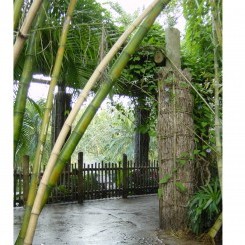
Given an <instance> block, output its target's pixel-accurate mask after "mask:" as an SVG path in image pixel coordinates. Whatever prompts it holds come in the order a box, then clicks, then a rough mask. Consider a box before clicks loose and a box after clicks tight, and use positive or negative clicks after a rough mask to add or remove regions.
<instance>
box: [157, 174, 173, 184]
mask: <svg viewBox="0 0 245 245" xmlns="http://www.w3.org/2000/svg"><path fill="white" fill-rule="evenodd" d="M171 177H172V176H171V174H166V175H165V176H164V177H163V178H162V179H160V181H159V184H166V183H167V182H168V181H169V180H170V178H171Z"/></svg>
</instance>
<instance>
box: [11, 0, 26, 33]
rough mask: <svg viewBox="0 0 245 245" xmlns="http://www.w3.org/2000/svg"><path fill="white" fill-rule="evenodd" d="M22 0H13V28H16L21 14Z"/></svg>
mask: <svg viewBox="0 0 245 245" xmlns="http://www.w3.org/2000/svg"><path fill="white" fill-rule="evenodd" d="M23 2H24V0H15V1H14V23H13V24H14V30H16V29H17V26H18V24H19V20H20V16H21V8H22V6H23Z"/></svg>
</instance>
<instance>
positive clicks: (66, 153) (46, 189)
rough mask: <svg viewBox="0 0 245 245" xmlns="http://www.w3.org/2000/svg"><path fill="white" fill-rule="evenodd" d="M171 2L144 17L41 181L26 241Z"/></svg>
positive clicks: (25, 242)
mask: <svg viewBox="0 0 245 245" xmlns="http://www.w3.org/2000/svg"><path fill="white" fill-rule="evenodd" d="M169 1H170V0H167V1H164V0H162V1H159V2H158V3H157V5H156V6H155V7H154V9H153V10H152V11H151V13H150V14H149V16H148V17H147V18H146V19H145V20H144V22H143V24H142V25H141V26H140V28H139V29H138V31H137V32H136V34H135V35H134V37H133V38H132V39H131V40H130V42H129V43H128V45H127V46H126V47H125V48H124V51H123V52H122V53H121V55H120V56H119V58H118V59H117V61H116V62H115V64H114V65H113V67H112V69H111V72H110V75H109V77H110V80H109V81H106V82H104V83H103V84H102V86H101V88H100V89H99V91H98V93H97V94H96V96H95V98H94V99H93V101H92V102H91V103H90V105H89V106H88V107H87V109H86V111H85V112H84V114H83V115H82V117H81V119H80V120H79V122H78V124H77V125H76V127H75V129H74V130H73V132H72V133H71V135H70V137H69V139H68V141H67V142H66V144H65V145H64V147H63V149H62V151H61V152H60V154H59V157H58V159H57V162H56V165H55V167H54V169H53V171H52V173H51V175H50V178H49V181H48V184H47V185H45V184H43V183H42V182H41V183H40V186H39V189H38V192H39V191H43V193H44V195H41V196H40V201H38V202H36V201H35V202H34V205H33V209H32V213H31V218H30V222H29V225H28V229H27V233H26V237H25V241H24V244H31V243H32V240H33V237H34V232H35V228H36V225H37V220H38V217H39V214H40V212H41V210H42V208H43V206H44V205H45V203H46V201H47V198H48V196H49V194H50V192H51V190H52V188H53V187H54V185H55V183H56V182H57V180H58V177H59V175H60V173H61V171H62V169H63V168H64V166H65V164H66V161H67V160H68V159H69V158H70V156H71V154H72V152H73V151H74V149H75V147H76V145H77V144H78V142H79V140H80V139H81V137H82V136H83V134H84V132H85V130H86V129H87V127H88V125H89V123H90V122H91V120H92V119H93V117H94V115H95V114H96V112H97V110H98V108H99V107H100V105H101V103H102V102H103V100H104V99H105V98H106V96H107V95H108V93H109V92H110V90H111V88H112V86H113V85H114V83H115V82H116V80H117V78H118V77H119V76H120V74H121V72H122V70H123V68H124V67H125V66H126V64H127V62H128V60H129V58H130V56H131V55H132V54H133V53H134V52H135V50H136V48H137V47H138V45H139V44H140V42H141V41H142V39H143V38H144V36H145V35H146V33H147V32H148V30H149V29H150V27H151V25H152V24H153V23H154V21H155V19H156V17H157V16H158V15H159V14H160V12H161V11H162V9H163V8H164V7H165V6H166V4H167V3H168V2H169ZM46 170H47V169H46ZM45 173H46V171H45Z"/></svg>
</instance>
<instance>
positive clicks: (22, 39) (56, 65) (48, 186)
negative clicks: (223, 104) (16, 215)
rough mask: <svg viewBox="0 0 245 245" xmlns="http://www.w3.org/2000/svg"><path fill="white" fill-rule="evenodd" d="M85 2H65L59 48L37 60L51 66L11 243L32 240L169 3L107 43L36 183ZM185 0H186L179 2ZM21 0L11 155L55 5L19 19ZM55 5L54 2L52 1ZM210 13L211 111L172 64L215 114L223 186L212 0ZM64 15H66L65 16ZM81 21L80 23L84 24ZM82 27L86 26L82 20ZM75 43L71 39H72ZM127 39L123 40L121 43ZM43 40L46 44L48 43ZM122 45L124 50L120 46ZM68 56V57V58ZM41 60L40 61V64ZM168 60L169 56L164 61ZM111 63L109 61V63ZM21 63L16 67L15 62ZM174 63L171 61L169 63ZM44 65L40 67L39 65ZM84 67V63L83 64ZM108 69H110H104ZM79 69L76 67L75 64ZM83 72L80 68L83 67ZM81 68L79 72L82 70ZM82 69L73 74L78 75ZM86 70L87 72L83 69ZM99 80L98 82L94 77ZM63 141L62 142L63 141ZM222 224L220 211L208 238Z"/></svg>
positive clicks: (34, 7)
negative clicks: (70, 164)
mask: <svg viewBox="0 0 245 245" xmlns="http://www.w3.org/2000/svg"><path fill="white" fill-rule="evenodd" d="M81 2H82V3H83V2H86V1H85V0H70V1H69V4H68V3H67V9H66V12H63V14H61V15H63V16H62V18H61V17H60V19H58V22H61V23H62V30H61V32H60V33H59V35H58V46H57V47H56V50H55V53H56V58H55V59H54V60H52V62H51V59H50V60H48V59H47V58H46V57H44V56H43V57H44V58H42V59H43V60H45V62H46V63H47V64H48V67H49V69H46V68H43V67H42V68H41V70H45V69H46V71H47V70H51V72H50V76H51V82H50V85H49V91H48V95H47V99H46V105H45V111H44V114H43V118H42V125H41V129H40V133H39V139H38V145H37V148H36V151H35V158H34V162H33V172H32V176H31V183H30V190H29V195H28V200H27V204H26V206H25V212H24V216H23V222H22V227H21V230H20V232H19V236H18V238H17V240H16V242H15V244H26V245H27V244H32V242H33V238H34V234H35V229H36V226H37V222H38V218H39V215H40V213H41V211H42V209H43V207H44V206H45V204H46V202H47V200H48V197H49V195H50V193H51V191H52V189H53V188H54V186H55V185H56V183H57V181H58V179H59V176H60V174H61V172H62V170H63V169H64V168H65V166H66V164H67V162H68V160H69V159H70V157H71V155H72V153H73V152H74V150H75V148H76V146H77V145H78V143H79V141H80V140H81V138H82V137H83V135H84V133H85V131H86V130H87V128H88V126H89V124H90V123H91V121H92V119H93V118H94V116H95V114H96V113H97V111H98V109H99V108H100V106H101V104H102V102H103V101H104V100H105V98H106V97H107V96H108V94H109V93H110V91H111V90H112V88H113V86H114V85H115V84H116V82H117V81H118V79H119V78H120V75H121V73H122V71H123V69H124V68H125V67H126V65H127V63H128V61H129V60H130V58H131V57H132V55H133V54H134V53H135V52H136V50H137V48H138V47H139V45H140V43H141V41H142V40H143V38H144V37H145V36H146V35H147V32H148V31H149V29H150V28H151V27H152V25H153V23H154V21H155V19H156V18H157V17H158V16H159V15H160V13H161V12H162V10H163V9H164V8H165V7H166V6H167V5H168V4H169V3H170V2H171V1H170V0H154V1H152V3H151V4H150V5H149V6H148V7H147V8H146V9H145V10H144V11H143V12H142V14H141V15H139V17H137V18H136V19H135V21H134V22H133V23H132V24H131V25H129V27H128V28H127V29H126V31H125V32H124V33H123V34H122V35H121V36H120V38H119V39H118V40H117V41H116V42H114V44H112V45H111V49H110V50H109V52H108V53H107V54H106V55H105V56H104V58H103V59H102V60H101V62H100V63H99V64H98V66H97V67H96V69H94V71H93V72H91V73H89V72H88V73H89V76H88V77H86V79H84V78H83V80H86V83H85V84H84V87H83V89H82V92H81V93H80V95H79V97H78V99H77V101H76V103H75V104H74V106H73V108H72V110H71V112H70V113H69V115H68V117H67V119H66V121H65V123H64V125H63V128H62V130H61V132H60V134H59V136H58V138H57V140H56V142H55V144H54V147H53V149H52V152H51V154H50V157H49V160H48V163H47V166H46V170H45V172H44V175H43V177H42V179H41V180H40V183H39V179H38V176H39V169H40V163H41V160H42V157H43V150H44V146H45V142H46V137H47V131H48V126H49V123H50V117H51V111H52V108H53V100H54V90H55V86H57V84H58V83H59V80H60V79H63V78H64V77H65V76H64V75H63V74H62V71H64V70H65V68H66V64H67V63H65V62H68V63H69V61H71V62H74V64H75V65H77V66H79V65H80V64H81V63H79V62H78V63H76V61H74V60H72V59H70V60H69V57H68V56H69V54H67V53H66V49H67V48H68V46H69V45H68V41H67V40H68V39H72V37H71V36H69V34H70V31H71V29H72V28H74V26H72V25H73V18H77V17H78V15H79V14H78V13H75V11H76V8H77V6H78V5H79V4H80V3H81ZM184 2H185V1H184ZM24 4H25V1H23V0H15V1H14V23H13V24H14V25H13V29H14V31H17V33H18V34H17V35H16V37H15V42H14V67H15V70H17V69H20V70H21V71H22V72H21V75H20V77H19V83H18V91H17V96H16V100H15V104H14V154H16V150H17V147H18V143H19V139H20V133H21V129H22V124H23V117H24V113H25V107H26V100H27V95H28V88H29V86H30V83H31V80H32V76H33V75H34V74H35V72H36V70H35V68H36V65H37V64H36V63H37V62H38V54H37V52H36V49H37V47H42V48H41V49H42V52H40V53H42V55H43V53H44V51H45V50H44V49H45V48H43V40H42V38H41V37H42V35H41V34H42V30H43V29H45V18H46V16H47V13H48V12H49V11H50V12H52V11H53V9H55V3H53V2H50V1H47V0H44V1H40V0H34V1H33V2H32V4H31V5H30V6H29V11H28V13H27V14H26V15H25V16H24V17H25V18H24V21H21V19H22V18H23V16H21V12H22V11H23V6H24ZM52 4H54V5H52ZM210 6H211V10H212V11H211V13H212V27H213V39H212V40H213V45H214V47H215V48H214V73H215V76H214V88H215V106H214V110H213V108H211V107H210V105H209V104H210V103H209V102H207V101H206V100H205V99H204V98H203V96H202V95H201V94H200V93H199V92H198V89H196V87H195V86H193V84H192V82H190V81H189V80H188V78H186V77H185V76H184V75H183V74H182V73H181V71H180V70H178V68H177V67H175V68H176V70H177V71H176V72H178V73H180V76H182V77H184V79H186V80H187V82H188V83H189V85H190V86H191V87H192V89H193V90H194V91H195V92H194V93H196V94H198V96H199V97H200V98H201V100H202V101H204V104H206V105H207V107H208V110H210V111H211V114H214V116H215V133H216V134H215V136H216V138H215V139H216V141H215V143H216V148H215V151H216V156H217V169H218V175H219V181H220V186H221V188H222V140H221V135H222V134H221V119H220V104H219V103H220V102H219V101H220V87H221V85H220V73H221V68H220V65H219V61H218V60H219V59H220V57H219V55H220V50H221V49H222V27H221V22H220V16H219V9H218V7H219V6H218V4H216V2H215V1H213V0H210ZM64 13H65V14H64ZM84 24H85V23H84ZM85 25H86V24H85ZM75 41H76V40H75ZM125 43H126V44H125ZM49 45H50V44H48V45H47V46H46V48H47V47H48V46H49ZM122 47H124V48H122ZM67 60H68V61H67ZM45 62H44V63H45ZM169 62H171V60H170V61H169ZM111 63H113V65H111ZM20 64H21V65H20ZM172 65H173V67H174V66H175V64H172ZM44 66H45V65H44ZM88 67H89V65H88ZM108 67H109V68H108ZM110 67H111V68H110ZM79 69H81V68H79ZM106 69H108V70H109V71H108V74H107V75H106V76H104V75H103V74H104V72H105V70H106ZM82 72H83V71H82ZM82 72H81V73H82ZM81 73H77V74H76V75H77V77H79V75H80V74H81ZM84 73H86V71H84ZM99 80H100V82H99V83H98V81H99ZM95 85H96V86H97V87H98V90H97V92H96V95H95V96H94V98H93V100H92V102H91V103H90V104H89V105H88V106H87V108H86V110H85V111H84V113H83V114H82V116H81V117H80V118H79V120H78V123H77V124H76V125H75V127H74V129H73V131H72V132H71V134H70V136H69V137H68V139H67V135H68V132H69V131H70V130H71V128H72V126H73V123H74V121H75V119H76V117H77V115H78V112H79V110H80V107H81V105H82V104H83V103H84V101H85V100H86V98H87V96H88V94H89V92H90V91H91V90H92V89H93V87H94V86H95ZM66 139H67V140H66ZM65 140H66V142H65ZM221 224H222V214H220V215H219V216H218V219H217V221H216V222H215V224H214V226H213V227H212V228H211V230H210V232H209V236H210V237H211V238H212V239H213V238H214V237H215V236H216V233H217V230H219V229H220V227H221Z"/></svg>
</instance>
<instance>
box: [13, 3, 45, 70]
mask: <svg viewBox="0 0 245 245" xmlns="http://www.w3.org/2000/svg"><path fill="white" fill-rule="evenodd" d="M42 2H43V0H35V1H33V3H32V5H31V7H30V9H29V11H28V13H27V16H26V18H25V20H24V22H23V24H22V26H21V29H20V31H19V34H18V36H17V37H16V40H15V43H14V67H15V65H16V63H17V61H18V58H19V56H20V53H21V51H22V49H23V47H24V43H25V40H26V39H27V38H28V32H29V30H30V28H31V25H32V23H33V21H34V18H35V16H36V15H37V12H38V10H39V8H40V6H41V4H42Z"/></svg>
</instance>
